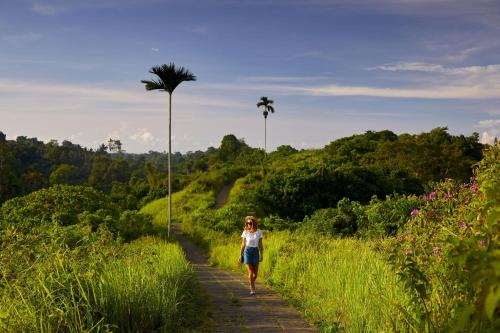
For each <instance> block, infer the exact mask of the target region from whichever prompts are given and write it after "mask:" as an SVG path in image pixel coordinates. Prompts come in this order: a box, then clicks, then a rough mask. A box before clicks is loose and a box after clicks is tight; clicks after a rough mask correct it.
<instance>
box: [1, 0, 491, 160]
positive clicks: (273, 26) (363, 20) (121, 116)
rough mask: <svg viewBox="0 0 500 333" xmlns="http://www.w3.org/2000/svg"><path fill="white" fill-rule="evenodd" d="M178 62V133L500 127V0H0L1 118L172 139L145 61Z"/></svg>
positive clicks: (49, 127)
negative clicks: (182, 78)
mask: <svg viewBox="0 0 500 333" xmlns="http://www.w3.org/2000/svg"><path fill="white" fill-rule="evenodd" d="M169 62H174V63H175V64H176V65H180V66H185V67H187V68H188V69H190V70H191V71H192V72H193V73H194V74H195V75H196V76H197V77H198V80H197V81H196V82H186V83H183V84H181V85H180V86H179V87H178V88H177V89H176V91H175V92H174V97H173V99H174V102H173V103H174V104H173V130H172V136H173V149H174V150H175V151H181V152H186V151H194V150H204V149H206V148H207V147H209V146H218V145H219V143H220V141H221V139H222V137H223V136H224V135H225V134H228V133H233V134H235V135H236V136H237V137H239V138H244V139H245V141H246V142H247V143H249V144H250V145H252V146H254V147H259V146H262V145H263V137H264V135H263V130H264V122H263V117H262V113H261V112H260V111H259V110H258V109H257V108H256V105H255V104H256V103H257V101H258V100H259V98H260V97H261V96H269V97H270V98H272V99H274V101H275V109H276V113H275V114H272V115H270V116H269V118H268V145H269V147H270V148H271V149H274V148H275V147H277V146H279V145H283V144H290V145H292V146H294V147H296V148H311V147H322V146H324V145H325V144H328V143H329V142H330V141H332V140H334V139H337V138H340V137H343V136H347V135H352V134H354V133H363V132H364V131H366V130H383V129H389V130H392V131H394V132H396V133H420V132H423V131H429V130H431V129H432V128H435V127H438V126H447V127H448V128H449V130H450V132H451V133H453V134H465V135H470V134H471V133H473V132H478V133H479V134H480V138H481V140H482V141H483V142H492V140H493V138H494V137H495V136H499V137H500V0H476V1H469V0H350V1H348V0H288V1H285V0H270V1H264V0H253V1H247V0H239V1H236V0H234V1H233V0H204V1H192V0H182V1H181V0H171V1H163V0H85V1H84V0H46V1H43V0H0V131H3V132H4V133H6V134H7V137H8V138H10V139H13V138H15V137H16V136H17V135H27V136H29V137H37V138H39V139H42V140H49V139H57V140H59V141H62V140H70V141H72V142H74V143H79V144H82V145H84V146H87V147H90V148H96V147H97V146H98V145H99V144H100V143H103V142H106V141H107V139H108V138H110V137H112V138H116V139H120V140H121V141H122V142H123V144H124V148H125V149H126V150H127V151H129V152H147V151H149V150H157V151H163V150H165V149H166V148H167V137H168V116H167V110H168V109H167V107H168V104H167V101H168V99H167V94H164V93H160V92H146V91H145V90H144V86H143V85H142V84H141V83H140V80H141V79H150V78H153V76H152V75H151V74H149V73H148V70H149V69H150V68H151V66H153V65H158V64H162V63H169Z"/></svg>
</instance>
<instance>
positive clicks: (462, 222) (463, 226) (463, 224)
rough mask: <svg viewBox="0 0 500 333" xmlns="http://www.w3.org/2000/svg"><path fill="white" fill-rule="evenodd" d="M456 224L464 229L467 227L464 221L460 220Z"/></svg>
mask: <svg viewBox="0 0 500 333" xmlns="http://www.w3.org/2000/svg"><path fill="white" fill-rule="evenodd" d="M458 226H459V227H460V228H464V229H465V228H467V223H465V222H464V221H460V223H459V224H458Z"/></svg>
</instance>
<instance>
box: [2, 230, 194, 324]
mask: <svg viewBox="0 0 500 333" xmlns="http://www.w3.org/2000/svg"><path fill="white" fill-rule="evenodd" d="M95 245H97V244H95ZM103 249H104V248H103ZM115 249H116V250H118V251H120V253H117V255H115V256H111V257H110V256H107V257H106V260H105V261H104V262H101V261H99V260H102V259H103V257H102V256H99V255H96V256H90V257H83V256H78V253H75V252H74V251H73V252H69V251H67V250H63V249H61V250H58V251H56V252H53V253H51V254H50V256H47V257H45V258H43V259H42V258H40V260H38V261H35V262H34V263H33V264H32V266H31V267H30V270H29V273H28V274H29V276H26V278H23V279H19V280H18V279H11V280H8V279H7V278H5V277H4V278H2V279H1V280H0V332H109V331H113V332H177V331H180V330H183V329H185V328H186V327H193V326H195V325H196V324H197V322H198V320H199V317H200V316H199V315H198V314H197V311H198V310H199V309H198V305H197V304H196V302H198V300H197V299H196V297H195V294H194V293H196V292H197V290H198V287H197V286H196V282H195V280H194V273H193V270H192V268H191V266H189V264H188V262H187V261H186V259H185V257H184V254H183V252H182V249H181V248H180V247H179V245H177V244H173V243H168V242H166V241H164V240H161V239H159V238H153V237H147V238H142V239H139V240H137V241H135V242H133V243H131V244H125V245H123V246H120V247H116V248H115ZM76 250H77V251H78V250H79V249H78V248H77V249H76ZM98 251H101V250H98ZM4 272H6V271H4ZM22 274H24V273H22Z"/></svg>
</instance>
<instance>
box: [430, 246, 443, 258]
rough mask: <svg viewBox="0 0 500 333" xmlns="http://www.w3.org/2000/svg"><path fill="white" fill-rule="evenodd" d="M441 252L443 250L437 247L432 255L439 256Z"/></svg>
mask: <svg viewBox="0 0 500 333" xmlns="http://www.w3.org/2000/svg"><path fill="white" fill-rule="evenodd" d="M440 250H441V248H440V247H439V246H437V245H436V246H435V247H434V251H433V252H432V255H433V256H437V255H438V254H439V251H440Z"/></svg>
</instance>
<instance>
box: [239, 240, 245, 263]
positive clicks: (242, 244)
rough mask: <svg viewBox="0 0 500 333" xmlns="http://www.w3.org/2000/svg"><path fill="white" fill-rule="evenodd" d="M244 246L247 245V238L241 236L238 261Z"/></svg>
mask: <svg viewBox="0 0 500 333" xmlns="http://www.w3.org/2000/svg"><path fill="white" fill-rule="evenodd" d="M245 246H247V239H246V238H243V237H242V238H241V246H240V256H239V257H238V262H240V260H241V257H242V256H243V251H244V250H245Z"/></svg>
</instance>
